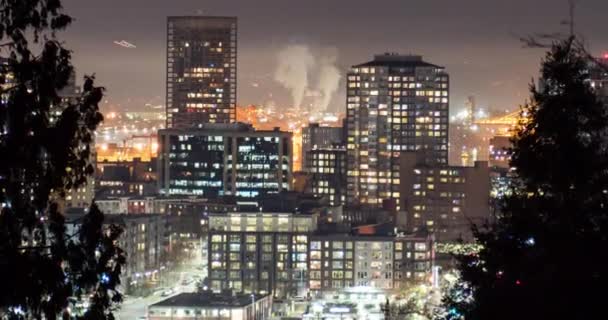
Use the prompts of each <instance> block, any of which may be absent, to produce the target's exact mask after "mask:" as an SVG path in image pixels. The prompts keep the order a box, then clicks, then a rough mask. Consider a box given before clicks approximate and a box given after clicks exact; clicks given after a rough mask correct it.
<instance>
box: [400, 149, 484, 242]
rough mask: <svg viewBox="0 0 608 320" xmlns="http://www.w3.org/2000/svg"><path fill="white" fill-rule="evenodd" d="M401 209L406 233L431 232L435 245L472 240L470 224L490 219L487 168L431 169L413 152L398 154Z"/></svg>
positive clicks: (421, 157) (478, 164)
mask: <svg viewBox="0 0 608 320" xmlns="http://www.w3.org/2000/svg"><path fill="white" fill-rule="evenodd" d="M400 160H401V164H400V169H401V195H402V197H401V201H402V202H401V207H402V208H404V210H405V212H406V213H407V218H406V225H405V226H402V227H405V229H406V230H408V231H409V232H422V231H423V232H429V233H434V235H435V239H436V240H437V241H438V242H453V241H457V240H460V239H463V240H465V241H472V240H473V239H472V234H471V223H475V224H478V225H481V224H483V223H484V222H486V221H488V220H489V219H491V210H490V168H489V167H488V162H487V161H477V162H475V166H474V167H456V166H432V165H429V164H427V163H426V162H425V160H424V158H423V155H421V154H420V153H417V152H402V153H401V159H400Z"/></svg>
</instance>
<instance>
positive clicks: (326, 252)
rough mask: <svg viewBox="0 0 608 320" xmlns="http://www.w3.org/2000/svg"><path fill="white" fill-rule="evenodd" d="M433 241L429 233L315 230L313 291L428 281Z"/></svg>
mask: <svg viewBox="0 0 608 320" xmlns="http://www.w3.org/2000/svg"><path fill="white" fill-rule="evenodd" d="M432 246H433V243H432V240H431V238H430V237H427V236H411V235H408V236H404V235H400V236H394V235H393V236H388V235H387V236H376V235H369V236H354V235H349V234H320V233H319V234H316V235H314V236H312V237H311V239H310V276H309V278H310V280H309V287H310V290H311V292H312V293H313V294H319V293H321V292H323V291H339V290H341V289H343V288H349V287H357V286H369V287H374V288H379V289H386V290H392V289H400V288H407V286H408V285H411V284H415V283H428V282H429V276H430V274H431V267H432V259H433V248H432Z"/></svg>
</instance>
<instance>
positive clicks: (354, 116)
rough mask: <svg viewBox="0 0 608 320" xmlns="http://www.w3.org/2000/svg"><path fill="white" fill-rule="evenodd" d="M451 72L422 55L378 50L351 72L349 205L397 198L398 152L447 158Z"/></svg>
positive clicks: (440, 161)
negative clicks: (369, 59)
mask: <svg viewBox="0 0 608 320" xmlns="http://www.w3.org/2000/svg"><path fill="white" fill-rule="evenodd" d="M448 105H449V76H448V74H447V73H446V72H445V69H444V68H443V67H440V66H437V65H434V64H431V63H428V62H425V61H423V60H422V57H420V56H402V55H395V54H385V55H377V56H375V57H374V60H372V61H370V62H367V63H363V64H359V65H355V66H353V67H352V68H351V70H350V72H349V73H348V76H347V114H346V116H347V130H348V133H347V149H348V151H347V152H348V162H347V163H348V189H347V203H348V204H349V205H359V204H361V205H371V206H381V205H383V204H384V203H385V202H386V201H387V200H389V201H391V202H392V203H394V204H396V203H398V199H399V197H400V191H399V183H400V182H399V154H400V152H401V151H421V152H424V154H425V162H427V163H428V164H432V165H446V164H447V161H448Z"/></svg>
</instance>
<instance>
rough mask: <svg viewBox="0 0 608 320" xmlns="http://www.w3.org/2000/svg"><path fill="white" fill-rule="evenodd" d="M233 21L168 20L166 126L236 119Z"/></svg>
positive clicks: (192, 18) (184, 125)
mask: <svg viewBox="0 0 608 320" xmlns="http://www.w3.org/2000/svg"><path fill="white" fill-rule="evenodd" d="M236 59H237V19H236V17H204V16H190V17H169V18H168V21H167V101H166V108H167V127H168V128H185V127H198V126H199V125H200V124H205V123H230V122H234V121H235V119H236V88H237V86H236V81H237V80H236V69H237V61H236Z"/></svg>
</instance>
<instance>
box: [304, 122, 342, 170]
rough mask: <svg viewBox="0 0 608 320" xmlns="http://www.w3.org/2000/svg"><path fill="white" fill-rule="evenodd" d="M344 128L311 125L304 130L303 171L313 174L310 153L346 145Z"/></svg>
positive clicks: (317, 124)
mask: <svg viewBox="0 0 608 320" xmlns="http://www.w3.org/2000/svg"><path fill="white" fill-rule="evenodd" d="M344 141H345V139H344V128H343V127H330V126H323V125H320V124H319V123H311V124H309V125H308V127H305V128H303V129H302V170H303V171H306V172H311V168H310V165H311V161H312V158H311V157H310V151H312V150H314V149H326V148H333V147H334V146H338V148H340V147H341V146H343V145H344Z"/></svg>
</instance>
